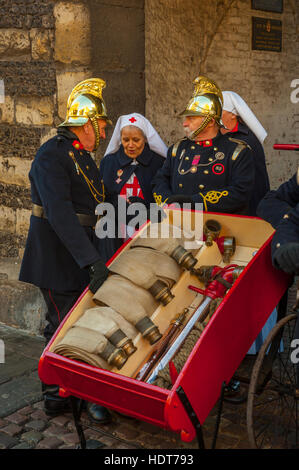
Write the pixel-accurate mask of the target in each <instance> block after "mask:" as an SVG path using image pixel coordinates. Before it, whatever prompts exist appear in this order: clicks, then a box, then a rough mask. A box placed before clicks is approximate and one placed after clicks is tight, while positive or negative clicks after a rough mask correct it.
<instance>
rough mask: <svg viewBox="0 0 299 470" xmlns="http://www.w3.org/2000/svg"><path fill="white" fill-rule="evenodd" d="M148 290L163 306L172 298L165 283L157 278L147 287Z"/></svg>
mask: <svg viewBox="0 0 299 470" xmlns="http://www.w3.org/2000/svg"><path fill="white" fill-rule="evenodd" d="M149 292H150V293H151V294H152V296H153V297H154V299H155V300H157V301H158V302H161V303H162V304H163V305H164V306H165V305H167V304H169V302H171V300H172V299H173V298H174V295H173V294H172V293H171V290H170V289H169V287H168V286H167V284H165V282H163V281H161V280H158V281H156V282H154V284H153V285H152V286H151V287H150V288H149Z"/></svg>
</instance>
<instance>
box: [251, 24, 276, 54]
mask: <svg viewBox="0 0 299 470" xmlns="http://www.w3.org/2000/svg"><path fill="white" fill-rule="evenodd" d="M281 46H282V22H281V21H280V20H272V19H267V18H257V17H255V16H253V17H252V49H253V50H257V51H272V52H281Z"/></svg>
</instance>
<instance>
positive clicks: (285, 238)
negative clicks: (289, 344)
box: [257, 169, 299, 389]
mask: <svg viewBox="0 0 299 470" xmlns="http://www.w3.org/2000/svg"><path fill="white" fill-rule="evenodd" d="M257 215H258V216H259V217H261V218H263V219H265V220H266V221H267V222H269V223H270V224H271V225H272V226H273V227H274V228H275V229H276V231H275V233H274V235H273V239H272V245H271V249H272V263H273V265H274V266H275V267H276V268H278V269H282V270H283V271H285V272H286V273H288V274H293V275H298V274H299V169H298V171H297V173H296V174H294V175H293V176H292V178H291V179H289V180H288V181H286V182H285V183H283V184H282V185H281V186H280V187H279V188H278V189H277V190H276V191H275V190H272V191H269V192H268V194H267V195H266V196H265V197H264V199H263V200H262V201H261V202H260V204H259V205H258V208H257ZM294 339H297V340H298V339H299V319H298V318H297V322H296V327H295V333H294ZM297 388H298V389H299V365H297Z"/></svg>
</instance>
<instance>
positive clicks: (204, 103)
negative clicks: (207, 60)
mask: <svg viewBox="0 0 299 470" xmlns="http://www.w3.org/2000/svg"><path fill="white" fill-rule="evenodd" d="M193 84H194V91H193V95H192V98H191V99H190V100H189V102H188V104H187V107H186V109H185V110H184V111H183V112H182V113H180V116H203V117H205V119H204V121H203V122H202V124H201V125H200V127H199V128H198V129H196V130H195V131H194V132H193V133H192V134H191V136H189V138H190V139H194V138H195V137H196V136H197V135H198V134H200V132H202V131H203V130H204V129H205V127H206V126H207V125H208V123H209V122H210V121H211V120H212V119H215V121H216V123H217V124H218V125H219V126H221V127H224V126H223V122H222V119H221V115H222V106H223V96H222V92H221V90H220V88H219V86H218V85H217V83H216V82H214V80H211V79H210V78H208V77H204V76H202V75H201V76H199V77H197V78H195V80H194V81H193Z"/></svg>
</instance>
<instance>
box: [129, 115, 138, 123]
mask: <svg viewBox="0 0 299 470" xmlns="http://www.w3.org/2000/svg"><path fill="white" fill-rule="evenodd" d="M129 121H130V122H131V123H132V124H133V122H136V121H137V119H135V118H134V116H133V117H131V119H129Z"/></svg>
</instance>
